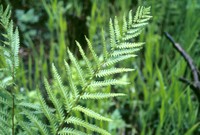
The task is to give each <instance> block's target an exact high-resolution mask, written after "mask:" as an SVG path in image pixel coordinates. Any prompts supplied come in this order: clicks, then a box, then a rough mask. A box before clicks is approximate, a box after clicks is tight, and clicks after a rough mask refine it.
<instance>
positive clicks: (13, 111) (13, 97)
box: [12, 94, 15, 135]
mask: <svg viewBox="0 0 200 135" xmlns="http://www.w3.org/2000/svg"><path fill="white" fill-rule="evenodd" d="M14 116H15V96H14V94H12V135H14V134H15V119H14Z"/></svg>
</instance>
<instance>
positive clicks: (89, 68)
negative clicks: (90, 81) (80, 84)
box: [76, 41, 94, 75]
mask: <svg viewBox="0 0 200 135" xmlns="http://www.w3.org/2000/svg"><path fill="white" fill-rule="evenodd" d="M76 45H77V46H78V48H79V52H80V53H81V56H82V57H83V59H84V60H85V63H86V65H87V68H88V70H89V73H90V75H93V74H94V70H93V68H92V64H91V63H90V61H89V60H88V58H87V57H86V55H85V52H84V51H83V49H82V47H81V45H80V44H79V42H77V41H76Z"/></svg>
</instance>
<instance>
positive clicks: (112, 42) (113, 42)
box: [109, 19, 116, 49]
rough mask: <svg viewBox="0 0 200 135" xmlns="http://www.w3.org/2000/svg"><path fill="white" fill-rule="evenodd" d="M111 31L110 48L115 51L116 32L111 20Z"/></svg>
mask: <svg viewBox="0 0 200 135" xmlns="http://www.w3.org/2000/svg"><path fill="white" fill-rule="evenodd" d="M109 30H110V46H111V48H112V49H114V48H115V46H116V40H115V30H114V27H113V22H112V19H110V23H109Z"/></svg>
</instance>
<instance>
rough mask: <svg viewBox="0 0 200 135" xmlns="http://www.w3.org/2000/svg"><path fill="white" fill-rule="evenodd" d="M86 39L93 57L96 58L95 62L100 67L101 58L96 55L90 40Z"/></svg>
mask: <svg viewBox="0 0 200 135" xmlns="http://www.w3.org/2000/svg"><path fill="white" fill-rule="evenodd" d="M85 39H86V42H87V44H88V48H89V49H90V51H91V53H92V56H93V58H94V61H95V62H96V64H97V65H98V66H99V65H100V62H99V58H98V56H97V54H96V52H95V51H94V48H93V47H92V44H91V42H90V40H89V39H88V38H87V37H86V36H85Z"/></svg>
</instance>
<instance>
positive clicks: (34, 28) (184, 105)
mask: <svg viewBox="0 0 200 135" xmlns="http://www.w3.org/2000/svg"><path fill="white" fill-rule="evenodd" d="M0 3H1V4H3V5H4V7H6V5H10V6H11V9H12V19H13V20H14V22H15V25H16V26H17V27H18V28H19V30H20V39H21V48H20V59H21V61H20V68H19V72H18V75H17V76H18V80H17V82H18V86H19V87H20V91H21V92H24V93H28V95H29V97H30V98H31V100H33V101H34V100H36V99H35V97H36V96H35V95H36V89H38V88H40V90H43V89H44V86H43V82H42V81H41V80H42V79H43V77H44V76H46V77H48V78H49V79H50V78H51V77H52V75H51V68H49V67H50V65H51V63H53V62H54V63H55V65H56V67H59V68H58V70H59V72H60V73H62V72H63V74H61V75H62V77H63V78H66V72H64V71H65V68H64V66H63V60H64V59H67V51H66V50H67V48H69V49H70V50H71V51H72V52H73V53H74V54H76V56H77V57H78V58H79V60H80V62H81V61H82V59H81V57H80V55H79V53H78V48H77V47H76V45H75V40H77V41H79V42H80V43H81V45H82V47H83V48H84V50H85V51H86V52H87V50H88V48H87V45H86V43H85V37H84V35H86V36H87V37H89V39H90V40H91V42H92V44H93V45H94V47H95V48H96V50H97V51H98V50H101V49H99V48H101V47H102V45H101V44H100V43H101V35H100V33H101V32H100V31H101V29H102V28H103V29H104V30H105V31H106V35H108V25H109V19H110V18H114V16H117V17H118V18H119V23H120V24H122V17H123V14H124V13H126V14H127V13H128V11H129V10H131V9H132V10H133V11H135V10H136V8H137V7H138V6H139V5H143V6H151V12H152V16H153V18H152V20H151V22H150V25H149V26H148V28H147V29H146V30H145V31H144V32H143V34H142V35H141V36H140V37H139V38H137V39H136V41H145V42H146V44H145V45H144V48H143V50H142V51H141V52H140V53H139V54H138V55H139V57H138V58H137V59H135V60H134V61H130V60H129V61H128V62H124V63H122V64H125V65H126V66H127V67H133V68H135V69H136V70H135V71H134V72H132V73H129V74H125V75H124V76H123V79H125V80H129V81H130V82H131V84H130V85H128V86H126V87H110V88H107V89H108V91H115V92H116V91H118V92H124V93H126V94H127V96H126V97H125V98H116V99H113V100H108V101H105V102H98V103H91V102H87V103H85V104H87V105H88V106H90V108H94V109H93V110H96V111H98V112H101V113H104V114H107V115H108V116H109V117H111V118H112V119H114V121H113V122H111V123H109V124H102V126H103V127H104V128H106V129H107V130H109V131H110V132H111V133H112V134H113V135H199V134H200V125H199V124H200V117H199V116H200V115H199V108H198V107H199V103H198V100H197V97H196V96H195V94H194V93H193V91H192V90H191V89H190V88H189V87H188V86H186V85H185V84H183V83H181V82H179V81H178V78H179V77H184V78H187V79H188V80H192V77H191V70H190V69H189V68H188V66H187V64H186V62H185V61H184V59H183V58H182V57H181V56H180V54H179V53H177V52H176V51H175V49H174V48H173V47H172V45H171V43H170V42H169V41H168V40H167V39H166V37H165V35H164V32H169V33H170V34H171V35H172V36H173V37H174V38H175V40H176V41H177V42H179V43H180V44H181V45H182V47H183V48H184V49H185V50H186V51H187V52H188V54H190V56H191V57H192V58H193V60H194V62H195V65H197V67H198V68H199V67H200V59H199V57H200V14H199V13H200V1H199V0H0ZM98 53H99V54H101V52H98ZM97 105H98V107H96V106H97Z"/></svg>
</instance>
